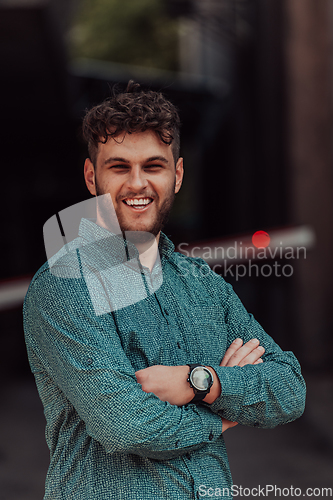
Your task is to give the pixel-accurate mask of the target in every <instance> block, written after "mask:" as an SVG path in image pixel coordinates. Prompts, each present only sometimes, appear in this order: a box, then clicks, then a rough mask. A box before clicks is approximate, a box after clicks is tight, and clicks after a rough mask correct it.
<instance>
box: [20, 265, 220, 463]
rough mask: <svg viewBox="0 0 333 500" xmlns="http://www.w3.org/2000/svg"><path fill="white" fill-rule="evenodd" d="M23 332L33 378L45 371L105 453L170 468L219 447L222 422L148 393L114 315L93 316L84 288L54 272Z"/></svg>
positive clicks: (32, 298) (31, 306) (29, 304)
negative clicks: (163, 462) (196, 452)
mask: <svg viewBox="0 0 333 500" xmlns="http://www.w3.org/2000/svg"><path fill="white" fill-rule="evenodd" d="M24 330H25V336H26V343H27V347H28V353H30V356H29V357H30V358H31V357H32V356H33V358H34V359H38V362H39V365H38V366H35V369H33V371H35V372H36V371H38V372H40V371H41V370H42V371H43V372H44V371H45V373H46V374H47V376H48V377H49V380H50V383H51V384H54V386H56V387H57V388H59V389H60V390H61V391H62V392H63V394H64V395H65V397H66V398H67V400H68V405H70V406H71V407H72V411H73V412H74V413H75V414H77V415H79V417H80V419H81V424H84V426H85V429H86V432H87V434H88V435H89V436H90V437H91V438H93V439H95V440H97V441H98V442H99V443H100V444H101V445H102V446H103V447H104V449H105V450H106V452H108V453H115V452H121V453H125V454H127V453H133V454H137V455H140V456H143V457H148V458H153V459H158V460H167V459H171V458H174V457H177V456H180V455H182V454H185V453H186V452H188V451H190V450H194V449H198V448H201V447H203V446H206V444H207V443H211V442H213V441H216V440H217V439H219V437H220V435H221V433H222V421H221V418H220V417H219V416H218V415H217V414H214V413H213V412H211V411H210V409H208V408H205V407H197V406H196V405H193V404H191V405H188V406H183V407H177V406H174V405H171V404H169V403H168V402H163V401H161V400H160V399H159V398H157V397H156V396H155V395H154V394H152V393H149V394H147V393H145V392H144V391H142V389H141V385H140V384H138V383H137V380H136V377H135V371H134V369H133V367H132V366H131V364H130V362H129V360H128V358H127V357H126V355H125V353H124V351H123V349H122V346H121V341H120V338H119V336H118V334H117V331H116V328H115V325H114V322H113V317H112V314H111V313H110V314H105V315H101V316H96V315H95V314H94V311H93V306H92V304H91V301H90V299H89V294H88V293H87V290H86V288H85V284H84V280H82V279H81V280H80V279H73V278H72V279H61V278H56V277H54V276H51V275H50V273H47V271H44V273H42V275H40V276H39V277H38V278H37V279H36V278H35V279H34V280H33V282H32V284H31V285H30V288H29V291H28V293H27V296H26V299H25V303H24ZM64 425H65V423H64ZM66 425H67V424H66Z"/></svg>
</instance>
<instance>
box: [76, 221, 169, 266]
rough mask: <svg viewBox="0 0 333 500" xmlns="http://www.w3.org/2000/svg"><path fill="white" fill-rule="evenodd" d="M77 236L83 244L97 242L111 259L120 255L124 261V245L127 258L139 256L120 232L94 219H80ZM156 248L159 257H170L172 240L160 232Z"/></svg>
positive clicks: (133, 246) (94, 243)
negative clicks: (111, 230)
mask: <svg viewBox="0 0 333 500" xmlns="http://www.w3.org/2000/svg"><path fill="white" fill-rule="evenodd" d="M79 237H80V238H81V240H82V243H83V245H84V246H85V245H90V244H93V245H96V244H97V245H98V248H99V249H101V250H102V249H103V251H104V252H106V253H107V254H108V256H109V258H111V259H113V258H114V259H119V257H120V256H121V261H122V262H123V261H124V259H123V255H124V245H125V246H126V247H127V252H128V256H127V258H129V259H133V258H135V257H137V258H138V257H139V252H138V250H137V248H136V247H135V245H133V243H131V242H129V241H127V240H124V239H123V236H122V235H121V234H119V235H116V234H113V233H111V232H110V231H108V230H107V229H105V228H104V227H101V226H99V225H98V224H96V222H95V220H94V219H84V218H83V219H81V223H80V227H79ZM158 249H159V252H160V257H161V259H162V258H165V259H170V257H171V256H172V255H173V253H174V250H175V246H174V244H173V243H172V241H171V240H170V239H169V238H168V237H167V236H166V235H165V234H164V233H162V232H161V234H160V239H159V244H158ZM125 260H126V259H125Z"/></svg>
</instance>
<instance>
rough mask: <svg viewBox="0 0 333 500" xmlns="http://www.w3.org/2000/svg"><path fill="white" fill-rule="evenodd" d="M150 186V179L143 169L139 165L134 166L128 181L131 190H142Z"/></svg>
mask: <svg viewBox="0 0 333 500" xmlns="http://www.w3.org/2000/svg"><path fill="white" fill-rule="evenodd" d="M147 186H148V180H147V177H146V174H145V172H144V170H143V169H141V168H140V167H139V166H137V167H133V168H131V170H130V173H129V176H128V178H127V181H126V187H127V189H129V190H130V191H134V192H137V193H138V192H140V191H142V190H143V189H145V188H146V187H147Z"/></svg>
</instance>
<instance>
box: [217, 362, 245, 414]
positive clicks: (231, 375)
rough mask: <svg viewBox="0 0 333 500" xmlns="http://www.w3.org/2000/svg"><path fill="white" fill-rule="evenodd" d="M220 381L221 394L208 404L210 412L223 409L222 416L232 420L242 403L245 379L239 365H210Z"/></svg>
mask: <svg viewBox="0 0 333 500" xmlns="http://www.w3.org/2000/svg"><path fill="white" fill-rule="evenodd" d="M212 368H213V369H214V370H215V372H216V374H217V376H218V378H219V379H220V383H221V395H220V396H219V397H218V398H217V399H215V401H214V402H213V403H212V404H210V405H209V408H210V410H211V412H213V413H218V412H222V411H223V416H224V417H225V418H227V419H228V420H231V421H233V422H236V421H237V418H238V415H239V413H240V411H241V409H242V406H243V404H244V398H245V393H246V381H245V379H244V376H243V374H242V370H240V367H239V366H232V367H229V366H212Z"/></svg>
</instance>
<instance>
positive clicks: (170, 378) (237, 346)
mask: <svg viewBox="0 0 333 500" xmlns="http://www.w3.org/2000/svg"><path fill="white" fill-rule="evenodd" d="M264 352H265V349H264V347H262V346H260V345H259V340H258V339H252V340H249V341H248V342H247V343H246V344H244V345H243V341H242V339H236V340H234V342H233V343H232V344H231V345H230V347H229V348H228V349H227V351H226V353H225V355H224V357H223V359H222V361H221V363H220V366H225V367H232V366H245V365H247V364H250V365H255V364H259V363H262V361H263V360H262V358H261V356H262V355H263V354H264ZM209 369H210V370H212V371H213V375H214V383H213V386H212V387H211V390H210V392H209V394H207V396H206V397H205V398H204V400H203V401H205V402H206V403H209V404H211V403H213V402H214V401H215V400H216V399H217V398H218V397H219V396H220V395H221V384H220V380H219V378H218V376H217V374H216V372H215V370H214V369H213V368H212V367H209ZM188 370H189V368H188V366H187V365H182V366H164V365H154V366H149V367H148V368H145V369H143V370H139V371H137V372H135V375H136V379H137V381H138V383H139V384H141V387H142V390H143V391H144V392H147V393H149V392H152V393H153V394H155V396H157V397H158V398H159V399H160V400H161V401H168V402H169V403H170V404H173V405H177V406H182V405H186V404H188V403H189V402H190V401H191V400H192V398H193V395H194V393H193V389H191V387H190V385H189V383H188V382H187V376H188ZM235 425H237V422H231V421H230V420H227V419H225V418H223V417H222V432H224V431H226V430H227V429H229V428H230V427H234V426H235Z"/></svg>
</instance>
